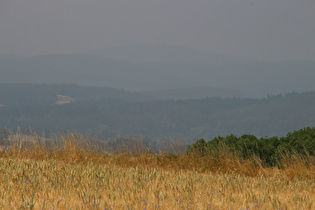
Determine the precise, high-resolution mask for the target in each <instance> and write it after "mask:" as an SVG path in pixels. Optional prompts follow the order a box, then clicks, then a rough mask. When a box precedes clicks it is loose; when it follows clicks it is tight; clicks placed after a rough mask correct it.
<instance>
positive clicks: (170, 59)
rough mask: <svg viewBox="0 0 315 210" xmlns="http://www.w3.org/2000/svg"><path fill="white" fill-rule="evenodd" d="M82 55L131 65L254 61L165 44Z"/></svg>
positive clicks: (117, 48) (137, 46)
mask: <svg viewBox="0 0 315 210" xmlns="http://www.w3.org/2000/svg"><path fill="white" fill-rule="evenodd" d="M82 54H86V55H93V56H99V57H103V58H112V59H115V60H120V61H128V62H132V63H199V64H226V63H251V62H255V61H256V60H254V59H249V58H245V57H241V56H235V55H230V54H224V53H213V52H208V51H204V50H198V49H193V48H188V47H181V46H175V45H165V44H155V45H152V44H151V45H150V44H146V45H145V44H143V45H131V46H125V47H112V48H103V49H97V50H91V51H87V52H83V53H82Z"/></svg>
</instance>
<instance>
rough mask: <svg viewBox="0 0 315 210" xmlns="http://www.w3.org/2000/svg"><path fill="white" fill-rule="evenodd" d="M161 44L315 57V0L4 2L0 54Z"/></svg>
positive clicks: (284, 57) (254, 54) (0, 11)
mask: <svg viewBox="0 0 315 210" xmlns="http://www.w3.org/2000/svg"><path fill="white" fill-rule="evenodd" d="M157 43H163V44H173V45H180V46H186V47H193V48H198V49H203V50H208V51H211V52H223V53H231V54H235V55H241V56H247V57H251V58H258V59H265V60H289V59H312V60H315V0H155V1H152V0H0V53H10V54H22V55H38V54H47V53H73V52H81V51H86V50H91V49H98V48H103V47H113V46H125V45H135V44H157Z"/></svg>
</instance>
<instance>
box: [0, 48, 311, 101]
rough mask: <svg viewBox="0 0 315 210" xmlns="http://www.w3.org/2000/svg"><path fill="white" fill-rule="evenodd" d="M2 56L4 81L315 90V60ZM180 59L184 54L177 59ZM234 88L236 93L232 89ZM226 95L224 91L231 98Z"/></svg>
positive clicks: (255, 93)
mask: <svg viewBox="0 0 315 210" xmlns="http://www.w3.org/2000/svg"><path fill="white" fill-rule="evenodd" d="M170 49H173V48H172V47H171V48H170ZM176 49H178V48H176ZM157 51H158V50H157ZM170 52H171V50H170ZM183 52H184V50H183ZM172 53H173V52H172ZM172 53H171V54H172ZM174 53H175V52H174ZM128 54H129V53H128ZM135 54H136V53H135ZM188 54H189V53H188ZM126 55H127V54H126ZM167 55H169V54H167ZM150 56H151V57H152V55H150ZM170 56H171V55H170ZM1 57H2V58H3V59H2V60H1V59H0V83H14V84H16V83H29V84H30V83H32V84H77V85H80V86H97V87H111V88H116V89H125V90H129V91H136V92H143V91H153V92H154V91H160V90H163V89H164V90H170V91H173V92H174V90H176V89H181V91H183V90H184V89H191V87H198V88H200V87H213V88H217V89H221V90H220V91H221V93H223V92H224V91H222V89H226V90H230V93H229V95H231V97H239V96H240V95H241V96H243V97H256V98H257V97H258V98H261V97H266V96H267V95H268V94H269V95H274V94H280V93H288V92H303V91H314V90H315V79H314V78H315V61H283V62H262V61H253V62H251V61H248V60H246V61H244V62H239V63H237V62H232V60H233V59H232V60H229V61H226V63H221V64H207V63H203V62H202V61H200V63H194V62H195V61H196V60H194V62H186V61H185V59H184V58H185V56H182V55H181V54H180V53H179V54H176V53H175V54H174V55H173V56H172V57H170V58H169V60H171V62H166V61H165V59H164V58H163V59H164V61H165V62H149V61H146V62H143V63H133V62H128V61H122V60H115V59H113V58H103V57H100V56H95V55H86V54H53V55H41V56H33V57H22V58H21V57H18V56H17V57H14V56H13V57H12V56H8V57H7V58H6V56H5V55H2V56H0V58H1ZM197 57H198V56H197ZM121 58H122V57H121ZM165 58H167V57H165ZM177 58H180V59H179V60H178V62H175V61H176V59H177ZM193 58H195V57H193ZM143 59H146V57H143ZM157 59H158V60H159V59H160V58H157ZM163 59H162V60H163ZM183 59H184V61H183V62H181V61H182V60H183ZM210 60H211V59H210ZM214 60H215V59H214ZM223 60H224V59H223ZM209 62H210V61H209ZM224 62H225V61H224ZM189 91H191V90H189ZM189 91H188V90H187V91H186V92H187V94H186V96H185V97H184V98H187V96H188V95H189V94H188V92H189ZM199 91H200V93H201V92H202V90H199ZM211 91H213V90H210V89H209V91H208V93H207V94H208V96H209V94H210V96H212V95H214V94H212V93H211ZM232 92H234V94H231V93H232ZM155 93H156V94H157V92H155ZM169 94H170V93H165V94H164V96H165V97H166V98H170V97H171V98H173V96H174V95H176V94H180V93H178V92H177V93H176V91H175V92H174V93H172V94H171V95H173V96H171V95H169ZM224 94H225V93H224ZM224 94H223V95H222V94H219V96H220V97H221V96H223V97H225V95H224ZM167 95H168V96H167ZM190 95H191V94H190ZM194 95H197V94H194ZM164 96H163V97H164ZM202 96H204V95H202ZM165 97H164V98H165ZM177 98H178V97H177ZM179 98H180V97H179Z"/></svg>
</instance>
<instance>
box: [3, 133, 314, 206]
mask: <svg viewBox="0 0 315 210" xmlns="http://www.w3.org/2000/svg"><path fill="white" fill-rule="evenodd" d="M58 139H59V140H61V141H59V143H58V144H55V145H54V147H51V146H49V147H48V146H47V144H45V143H43V141H41V140H40V137H38V136H36V135H35V136H32V137H28V136H20V135H15V136H11V139H10V141H11V142H14V144H11V147H10V150H9V151H6V152H4V151H3V152H0V208H1V209H314V203H313V201H314V200H315V184H314V180H315V170H314V164H313V162H312V161H311V157H299V156H298V155H296V156H290V157H284V159H283V163H282V164H283V165H284V166H285V167H284V169H281V170H280V169H276V168H265V167H263V166H262V165H261V164H260V161H259V160H258V159H257V158H256V159H255V158H253V160H242V159H240V158H236V157H235V156H232V155H231V154H229V153H227V152H224V151H223V152H222V153H221V154H220V157H219V158H218V159H217V158H209V157H208V158H206V157H201V156H198V155H194V156H186V155H184V154H181V153H179V154H178V155H174V154H171V153H165V154H162V155H157V154H153V153H149V152H148V151H146V149H145V148H141V147H139V146H136V148H133V150H132V152H130V150H127V149H123V150H122V152H121V153H110V154H108V153H106V154H105V153H99V152H96V150H95V147H93V146H94V145H93V144H88V143H86V141H84V140H85V139H86V137H84V136H81V135H74V134H69V135H67V136H64V137H60V138H58ZM48 141H49V140H48ZM50 141H52V140H50ZM23 142H28V146H23V145H24V143H23ZM128 147H129V148H130V146H128Z"/></svg>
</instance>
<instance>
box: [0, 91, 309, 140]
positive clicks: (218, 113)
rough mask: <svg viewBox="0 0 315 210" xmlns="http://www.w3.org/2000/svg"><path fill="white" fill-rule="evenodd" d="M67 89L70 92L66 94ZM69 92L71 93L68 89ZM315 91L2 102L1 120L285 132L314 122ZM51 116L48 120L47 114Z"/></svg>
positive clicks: (139, 129)
mask: <svg viewBox="0 0 315 210" xmlns="http://www.w3.org/2000/svg"><path fill="white" fill-rule="evenodd" d="M66 95H67V94H66ZM67 96H69V95H67ZM314 107H315V92H309V93H294V94H287V95H285V96H281V95H279V96H273V97H269V98H264V99H248V98H247V99H221V98H208V99H196V100H178V101H176V100H161V101H148V102H126V101H125V102H124V101H120V100H111V99H106V100H97V101H74V102H72V103H70V104H64V105H46V104H29V105H11V106H5V107H2V108H0V126H1V127H8V128H10V129H16V128H17V127H18V126H19V127H20V128H21V129H30V128H31V129H32V130H45V131H65V130H70V131H79V132H84V133H91V134H95V135H98V136H102V137H117V136H121V137H129V136H134V137H137V136H142V137H144V138H146V139H151V140H152V139H169V138H175V139H177V138H179V139H180V140H181V141H182V142H192V141H194V140H196V139H199V138H205V139H211V138H213V137H215V136H218V135H221V136H225V135H228V134H230V133H234V134H235V135H241V134H244V133H247V134H254V135H256V136H258V137H261V136H265V135H267V136H274V135H277V136H282V135H284V134H285V133H287V132H289V131H291V130H297V129H300V128H302V127H308V126H310V127H313V126H314V124H315V121H314V119H315V110H314ZM47 119H49V120H47Z"/></svg>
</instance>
